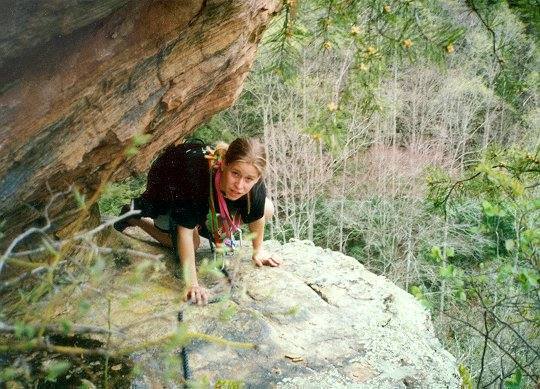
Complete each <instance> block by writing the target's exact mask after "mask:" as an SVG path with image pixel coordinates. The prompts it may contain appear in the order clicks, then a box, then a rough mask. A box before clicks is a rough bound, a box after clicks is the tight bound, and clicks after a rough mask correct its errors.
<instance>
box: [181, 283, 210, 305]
mask: <svg viewBox="0 0 540 389" xmlns="http://www.w3.org/2000/svg"><path fill="white" fill-rule="evenodd" d="M187 300H189V301H191V302H192V303H193V304H197V305H206V304H208V291H207V290H206V289H205V288H203V287H202V286H199V285H192V286H190V287H188V288H187V291H186V294H185V295H184V301H187Z"/></svg>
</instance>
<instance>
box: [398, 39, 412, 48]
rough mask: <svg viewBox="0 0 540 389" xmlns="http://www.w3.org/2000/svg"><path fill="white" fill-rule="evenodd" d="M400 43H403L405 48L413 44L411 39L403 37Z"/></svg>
mask: <svg viewBox="0 0 540 389" xmlns="http://www.w3.org/2000/svg"><path fill="white" fill-rule="evenodd" d="M401 44H402V45H403V47H405V48H406V49H410V48H411V46H412V45H413V41H412V40H410V39H404V40H403V41H402V42H401Z"/></svg>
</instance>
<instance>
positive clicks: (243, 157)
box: [215, 138, 266, 177]
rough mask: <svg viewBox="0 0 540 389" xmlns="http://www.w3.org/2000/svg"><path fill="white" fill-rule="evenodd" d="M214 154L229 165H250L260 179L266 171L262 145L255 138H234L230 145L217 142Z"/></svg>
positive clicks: (264, 152)
mask: <svg viewBox="0 0 540 389" xmlns="http://www.w3.org/2000/svg"><path fill="white" fill-rule="evenodd" d="M215 153H216V154H217V155H219V156H220V158H221V159H222V160H223V162H225V164H227V165H230V164H231V163H234V162H245V163H249V164H252V165H253V166H254V167H255V169H257V172H258V173H259V175H260V176H261V177H262V176H264V172H265V170H266V151H265V149H264V145H263V144H262V143H261V142H260V141H259V140H258V139H257V138H236V139H235V140H234V141H233V142H232V143H231V144H230V145H227V143H224V142H219V143H218V144H217V145H216V151H215Z"/></svg>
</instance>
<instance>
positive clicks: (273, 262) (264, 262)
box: [251, 250, 283, 267]
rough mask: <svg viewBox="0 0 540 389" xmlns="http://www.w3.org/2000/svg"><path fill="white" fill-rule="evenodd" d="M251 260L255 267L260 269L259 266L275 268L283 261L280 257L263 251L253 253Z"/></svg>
mask: <svg viewBox="0 0 540 389" xmlns="http://www.w3.org/2000/svg"><path fill="white" fill-rule="evenodd" d="M251 259H252V260H253V263H255V265H257V266H259V267H261V266H272V267H276V266H279V265H281V264H282V263H283V260H282V259H281V257H280V256H279V255H277V254H275V253H274V254H272V253H268V252H266V251H265V250H261V251H258V252H255V253H253V256H252V257H251Z"/></svg>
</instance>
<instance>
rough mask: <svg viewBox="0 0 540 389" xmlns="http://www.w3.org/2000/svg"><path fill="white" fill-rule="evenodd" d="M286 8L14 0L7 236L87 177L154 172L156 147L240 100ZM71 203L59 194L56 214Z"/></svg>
mask: <svg viewBox="0 0 540 389" xmlns="http://www.w3.org/2000/svg"><path fill="white" fill-rule="evenodd" d="M6 3H7V4H6ZM279 4H280V2H278V1H276V0H249V1H248V0H189V1H168V0H167V1H157V0H153V1H151V0H144V1H128V0H100V1H92V2H88V1H82V0H75V1H69V2H64V1H52V0H44V1H39V2H36V1H30V0H24V1H10V2H3V5H2V8H3V9H2V13H0V36H1V38H0V215H2V219H3V220H4V221H5V225H4V227H3V230H4V232H5V233H7V235H8V236H13V235H14V234H17V233H19V232H20V231H21V230H22V229H24V228H26V227H27V225H28V224H29V222H31V221H34V220H36V219H37V218H38V217H40V216H42V211H43V208H44V205H45V204H46V202H47V201H48V199H49V198H50V196H51V195H50V191H52V192H59V191H63V190H66V188H67V187H69V185H71V184H76V185H77V186H78V188H79V189H80V190H81V191H82V192H83V193H91V192H92V191H94V190H95V189H96V188H97V187H98V186H99V184H100V182H102V181H103V180H104V179H106V178H107V177H108V176H109V175H110V174H113V175H114V177H116V178H120V177H123V176H126V175H127V174H128V173H129V172H131V171H144V170H146V169H147V168H148V165H149V162H150V160H151V159H152V157H153V156H154V155H155V154H156V153H157V152H159V151H160V150H161V149H163V148H164V147H165V146H167V145H169V144H172V143H174V142H175V141H177V140H179V139H180V138H182V137H183V136H185V135H187V134H189V133H191V132H192V131H193V130H194V128H195V127H197V126H198V125H199V124H201V123H202V122H204V121H205V120H207V119H208V118H209V117H210V116H212V115H213V114H215V113H216V112H218V111H220V110H222V109H224V108H226V107H228V106H230V105H231V104H232V103H233V102H234V100H235V99H236V97H237V96H238V94H239V92H240V90H241V87H242V83H243V81H244V79H245V77H246V75H247V72H248V71H249V69H250V66H251V64H252V62H253V59H254V55H255V50H256V48H257V44H258V42H259V40H260V38H261V33H262V32H263V30H264V29H265V28H266V26H267V23H268V22H269V20H270V18H271V16H272V14H273V13H275V12H276V8H277V7H278V6H279ZM136 134H149V135H151V140H150V142H148V143H147V144H145V145H144V146H142V147H141V148H140V151H139V153H138V154H137V156H136V157H135V158H132V159H131V160H129V161H128V160H126V157H125V156H124V151H125V149H126V147H128V146H129V145H130V144H131V142H132V138H133V137H134V136H135V135H136ZM47 185H48V187H49V189H47ZM70 205H71V204H66V201H63V200H62V199H58V201H56V202H55V204H54V205H53V207H52V208H51V216H54V215H58V214H60V212H61V210H62V209H63V210H64V211H65V209H66V207H69V206H70ZM67 221H68V220H66V219H62V220H57V224H58V227H61V226H62V225H63V224H66V223H67Z"/></svg>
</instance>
